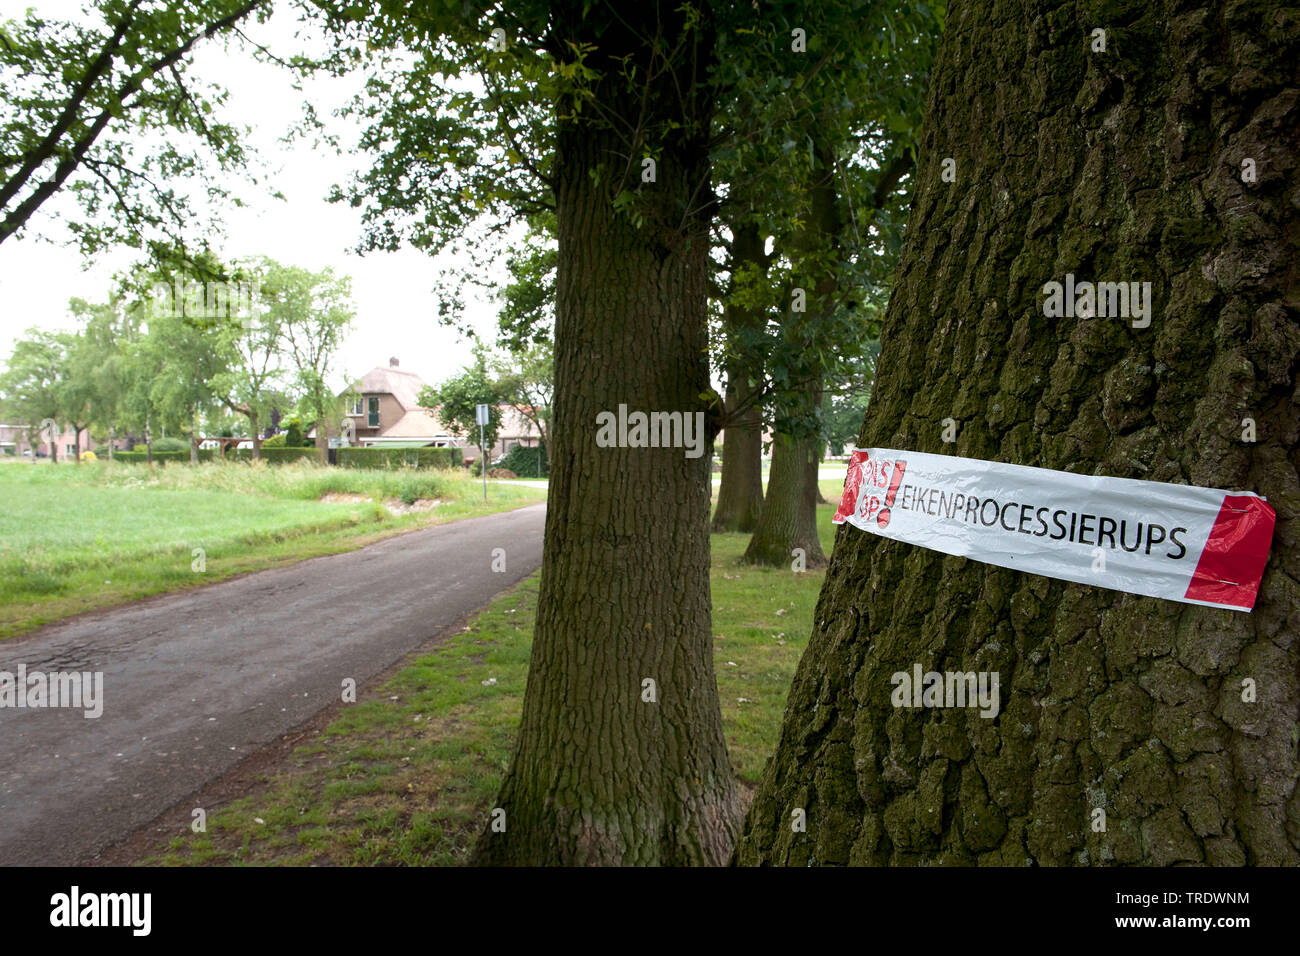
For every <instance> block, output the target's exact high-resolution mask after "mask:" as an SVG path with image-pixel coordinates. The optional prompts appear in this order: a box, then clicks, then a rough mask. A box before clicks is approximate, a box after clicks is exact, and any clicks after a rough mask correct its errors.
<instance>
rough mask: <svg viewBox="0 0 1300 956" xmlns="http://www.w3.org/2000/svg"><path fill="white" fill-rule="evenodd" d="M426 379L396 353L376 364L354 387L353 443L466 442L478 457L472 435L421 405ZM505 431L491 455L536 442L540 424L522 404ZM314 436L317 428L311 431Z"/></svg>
mask: <svg viewBox="0 0 1300 956" xmlns="http://www.w3.org/2000/svg"><path fill="white" fill-rule="evenodd" d="M424 386H425V382H424V380H423V379H422V378H420V376H419V375H416V374H415V373H414V372H408V371H406V370H404V369H402V368H401V367H400V364H399V362H398V360H397V359H395V358H392V359H389V360H388V367H387V368H385V367H384V366H382V365H380V366H376V367H375V368H372V369H371V370H370V371H369V372H367V373H366V374H365V375H364V376H362V378H361V380H360V381H359V382H357V383H355V384H354V385H353V386H352V388H351V389H349V395H350V396H351V400H350V404H349V406H348V410H347V414H348V418H349V419H350V420H351V421H352V436H353V438H352V441H353V444H357V445H361V446H363V447H365V446H370V447H377V448H384V447H388V448H402V447H406V448H413V447H418V446H432V447H434V448H462V449H464V457H463V461H464V463H465V464H466V465H468V464H470V463H471V462H473V461H474V460H475V459H476V458H477V457H478V446H477V445H475V444H474V441H473V440H472V439H464V438H458V437H457V436H455V435H452V434H451V433H450V431H448V429H447V426H446V425H444V424H443V423H442V421H441V420H439V418H438V413H437V409H430V408H424V407H422V406H421V405H420V399H419V396H420V390H421V389H423V388H424ZM502 411H503V414H502V421H501V429H500V434H498V435H497V442H496V444H495V445H494V446H493V448H492V454H491V456H490V457H491V458H497V457H499V456H500V455H503V454H505V453H506V452H507V451H509V450H510V449H511V448H513V447H514V446H516V445H523V446H524V447H530V448H531V447H535V446H536V444H537V441H538V435H537V429H536V428H534V427H533V424H532V422H530V421H528V419H527V418H525V417H524V416H523V415H522V414H521V413H520V412H519V410H518V409H516V408H514V407H513V406H506V407H504V408H503V410H502ZM308 436H309V437H315V429H312V431H310V432H308Z"/></svg>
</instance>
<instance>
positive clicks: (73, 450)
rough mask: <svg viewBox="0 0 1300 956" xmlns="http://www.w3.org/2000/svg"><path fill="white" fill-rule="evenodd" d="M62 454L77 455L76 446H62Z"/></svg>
mask: <svg viewBox="0 0 1300 956" xmlns="http://www.w3.org/2000/svg"><path fill="white" fill-rule="evenodd" d="M63 453H64V454H65V455H75V454H76V453H77V446H76V445H64V446H63Z"/></svg>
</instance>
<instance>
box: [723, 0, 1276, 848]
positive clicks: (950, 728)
mask: <svg viewBox="0 0 1300 956" xmlns="http://www.w3.org/2000/svg"><path fill="white" fill-rule="evenodd" d="M1096 9H1097V8H1096V7H1095V6H1090V5H1085V4H1082V3H1064V4H1058V3H1042V2H1025V3H1019V4H1011V5H1005V4H1004V5H1001V6H998V7H996V9H995V8H994V6H993V5H992V4H990V3H979V2H968V0H955V2H954V3H952V4H951V5H950V7H949V10H948V16H947V28H946V29H947V32H946V34H945V36H944V38H943V42H942V49H941V52H940V54H939V58H938V62H937V65H936V68H935V71H934V79H933V87H932V90H931V94H930V100H929V109H928V110H927V113H926V120H925V124H924V129H923V132H922V135H921V140H920V149H919V151H918V153H919V155H920V156H921V157H922V165H921V169H920V170H919V182H918V189H917V198H916V202H915V205H914V208H913V210H912V212H911V214H910V218H909V222H908V227H907V238H906V242H905V245H904V248H903V251H902V257H901V259H900V261H899V270H898V276H897V280H896V282H895V284H894V286H893V292H892V297H891V299H890V302H889V308H888V314H887V317H886V321H885V323H884V334H883V347H882V352H881V359H880V374H879V377H878V379H877V384H876V387H875V388H874V389H873V393H872V396H873V397H872V400H871V405H870V407H869V409H868V411H867V414H866V420H865V423H864V431H863V436H864V441H865V443H866V444H867V445H879V446H883V447H890V448H898V449H911V450H917V451H922V452H932V453H949V454H954V453H955V454H957V455H961V456H964V457H969V458H978V459H986V460H994V461H1003V462H1011V463H1018V464H1024V465H1035V466H1040V467H1046V468H1054V469H1060V470H1067V471H1070V472H1074V473H1080V474H1101V475H1111V476H1117V477H1129V478H1143V479H1148V480H1157V481H1168V482H1174V483H1183V484H1190V485H1197V486H1207V487H1215V488H1225V489H1250V490H1253V491H1257V492H1258V493H1260V494H1261V495H1265V496H1266V497H1267V498H1268V499H1269V501H1270V502H1272V503H1273V504H1274V507H1275V508H1276V509H1277V514H1278V524H1277V530H1276V532H1275V535H1274V539H1273V542H1272V551H1271V556H1270V558H1269V565H1268V568H1267V570H1266V572H1265V575H1264V579H1263V584H1262V587H1261V590H1260V593H1259V598H1258V601H1257V603H1256V605H1255V609H1254V611H1253V612H1251V613H1249V614H1247V613H1241V612H1234V611H1229V610H1220V609H1214V608H1209V607H1200V606H1195V605H1190V604H1183V603H1177V602H1172V601H1162V600H1159V599H1156V598H1150V597H1139V596H1135V595H1130V594H1125V593H1122V592H1119V591H1113V590H1105V589H1102V588H1096V587H1087V586H1083V585H1079V584H1072V583H1066V582H1062V581H1058V580H1053V579H1050V578H1046V577H1040V576H1037V575H1033V574H1027V573H1020V572H1016V571H1011V570H1006V569H1003V568H997V567H993V566H991V565H988V564H982V563H979V562H976V561H973V560H967V559H963V558H958V557H950V556H948V555H945V554H941V553H939V552H936V551H930V550H926V549H923V548H919V547H915V546H912V545H908V544H903V543H900V542H894V541H890V540H887V539H885V538H881V537H877V536H874V535H871V534H867V533H864V532H862V531H860V530H858V529H856V528H852V527H850V526H847V525H846V526H844V527H842V528H840V530H839V532H838V537H837V545H836V561H835V563H834V565H833V566H832V568H831V571H830V573H829V574H828V575H827V577H826V581H825V584H824V586H823V588H822V594H821V598H820V600H819V602H818V606H817V615H816V621H815V622H814V625H813V629H812V636H811V639H810V641H809V644H808V649H807V650H806V651H805V653H804V655H803V658H802V659H801V661H800V663H799V668H798V671H797V673H796V675H795V679H794V683H793V686H792V688H791V691H790V696H789V700H788V703H787V705H786V711H785V723H784V726H783V728H782V731H781V738H780V743H779V745H778V747H777V751H776V754H775V756H774V757H773V759H772V760H771V762H770V763H769V764H768V766H767V769H766V771H765V773H764V777H763V781H762V783H761V785H760V787H759V789H758V792H757V794H756V796H755V798H754V802H753V804H752V807H751V809H750V812H749V815H748V817H747V820H746V824H745V832H744V835H743V837H742V839H741V842H740V844H739V846H738V851H737V861H738V862H739V863H741V864H759V863H768V864H789V865H796V866H802V865H807V864H813V863H819V864H834V863H852V864H882V865H883V864H906V865H925V864H931V865H937V864H975V863H978V864H997V865H1007V866H1010V865H1015V866H1021V865H1034V864H1037V865H1053V866H1055V865H1075V864H1085V865H1086V864H1092V865H1106V864H1152V865H1158V866H1163V865H1172V864H1180V863H1184V864H1200V863H1205V864H1211V865H1241V864H1257V865H1275V866H1276V865H1290V866H1295V865H1296V864H1297V863H1300V791H1298V790H1297V785H1296V784H1297V779H1300V761H1298V758H1297V751H1296V744H1295V736H1294V735H1295V733H1296V730H1295V728H1296V727H1297V724H1298V722H1300V676H1298V675H1300V641H1298V640H1296V635H1297V634H1298V633H1300V545H1298V544H1297V542H1298V541H1300V537H1298V536H1297V530H1296V525H1295V516H1296V514H1297V512H1298V511H1300V493H1298V492H1297V488H1298V487H1300V480H1298V477H1297V461H1296V454H1295V447H1296V436H1297V434H1300V406H1297V404H1296V402H1295V398H1294V396H1295V395H1296V390H1297V384H1298V383H1297V369H1298V368H1300V366H1298V365H1297V363H1296V352H1297V347H1298V346H1300V332H1298V331H1297V329H1298V327H1300V326H1298V324H1297V303H1300V273H1298V272H1297V270H1296V268H1295V258H1294V257H1295V250H1296V248H1297V247H1298V246H1300V217H1298V216H1297V212H1296V206H1295V202H1294V198H1295V186H1294V184H1295V183H1296V182H1297V181H1298V177H1300V162H1298V157H1300V99H1298V97H1297V94H1296V90H1295V86H1296V63H1297V62H1300V34H1298V33H1297V32H1296V30H1295V29H1293V28H1288V27H1287V26H1284V24H1288V23H1290V24H1291V25H1292V27H1293V21H1294V13H1293V12H1289V10H1290V5H1289V4H1286V3H1281V2H1277V0H1265V2H1261V3H1257V4H1251V5H1248V6H1242V5H1228V4H1222V3H1214V4H1211V3H1190V4H1188V3H1179V4H1176V5H1175V4H1173V3H1169V2H1164V0H1154V2H1153V3H1151V4H1148V5H1147V6H1146V7H1144V8H1143V11H1142V15H1141V16H1140V17H1138V18H1136V19H1133V18H1128V17H1126V18H1124V19H1122V20H1120V21H1118V22H1113V23H1108V22H1106V21H1105V20H1104V19H1103V20H1102V21H1101V22H1097V17H1096V16H1095V12H1096ZM1098 27H1100V28H1103V29H1105V30H1106V37H1105V42H1106V50H1105V52H1101V51H1099V50H1098V51H1096V52H1094V51H1093V49H1092V47H1093V46H1094V44H1095V43H1096V40H1095V39H1094V38H1093V35H1092V31H1093V29H1094V28H1098ZM1007 64H1014V68H1008V67H1007ZM945 169H948V170H955V177H956V178H955V182H954V181H945V179H944V178H943V173H944V171H945ZM1066 273H1073V274H1074V275H1075V276H1077V277H1078V278H1079V279H1080V280H1085V279H1086V280H1091V281H1116V282H1118V281H1128V282H1146V281H1149V282H1151V284H1152V299H1153V300H1154V306H1153V307H1152V309H1151V312H1150V325H1149V327H1145V328H1142V327H1134V325H1133V322H1132V321H1126V320H1125V319H1123V318H1091V319H1060V318H1058V319H1048V318H1045V317H1044V315H1043V311H1042V300H1043V291H1042V290H1043V286H1044V284H1045V283H1047V282H1049V281H1057V282H1060V281H1063V280H1064V276H1065V275H1066ZM1148 301H1150V300H1148ZM1135 321H1138V322H1143V321H1144V320H1143V319H1141V317H1138V318H1137V319H1136V320H1135ZM945 417H951V418H954V419H955V420H957V421H958V422H961V423H964V424H962V426H961V428H960V431H959V432H958V436H957V443H956V446H955V447H954V446H952V445H945V444H944V442H943V441H942V438H941V435H942V428H943V426H942V420H943V419H944V418H945ZM1246 420H1249V423H1248V425H1247V424H1245V422H1246ZM1250 426H1253V427H1254V428H1255V429H1256V433H1257V440H1252V439H1255V437H1256V435H1255V434H1251V433H1249V432H1248V431H1246V429H1247V428H1248V427H1250ZM918 663H919V664H921V665H922V666H923V668H924V669H925V670H927V671H929V670H936V671H976V672H995V673H997V674H998V675H999V684H1000V695H1001V699H1000V713H999V714H998V716H997V717H996V718H993V719H988V718H982V717H980V716H979V714H978V713H977V712H976V711H972V710H968V709H963V710H947V711H945V710H943V709H927V710H896V709H895V708H894V707H893V706H892V704H891V699H890V697H891V691H892V690H893V682H892V680H891V677H892V675H893V674H894V673H896V672H900V671H901V672H910V671H911V670H912V669H913V667H914V665H916V664H918ZM1247 681H1251V682H1254V684H1255V685H1256V686H1257V695H1258V696H1257V698H1252V699H1250V700H1247V699H1244V697H1245V696H1246V694H1245V691H1244V690H1243V686H1245V687H1247V688H1248V687H1249V686H1250V685H1249V684H1246V683H1245V682H1247ZM796 808H797V809H801V810H802V811H804V813H805V814H806V821H807V822H806V832H792V828H791V826H790V818H791V812H792V811H793V810H794V809H796ZM1100 812H1104V814H1105V816H1104V819H1103V818H1102V816H1101V814H1100Z"/></svg>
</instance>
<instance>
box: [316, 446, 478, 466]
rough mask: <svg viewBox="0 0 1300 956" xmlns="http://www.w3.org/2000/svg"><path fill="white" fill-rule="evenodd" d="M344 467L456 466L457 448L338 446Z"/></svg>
mask: <svg viewBox="0 0 1300 956" xmlns="http://www.w3.org/2000/svg"><path fill="white" fill-rule="evenodd" d="M337 460H338V463H339V464H340V465H342V466H343V467H344V468H457V467H459V466H460V460H461V450H460V449H459V448H340V449H339V451H338V459H337Z"/></svg>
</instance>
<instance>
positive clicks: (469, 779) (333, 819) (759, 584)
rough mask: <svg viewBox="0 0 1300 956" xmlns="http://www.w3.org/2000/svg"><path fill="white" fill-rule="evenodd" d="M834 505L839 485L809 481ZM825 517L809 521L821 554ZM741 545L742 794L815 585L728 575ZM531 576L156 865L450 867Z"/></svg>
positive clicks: (728, 589) (721, 581) (524, 620)
mask: <svg viewBox="0 0 1300 956" xmlns="http://www.w3.org/2000/svg"><path fill="white" fill-rule="evenodd" d="M820 484H821V489H822V494H823V495H824V496H825V497H826V498H827V500H836V499H837V498H838V496H839V493H840V483H838V482H834V481H823V482H821V483H820ZM833 513H834V506H833V505H823V506H822V507H821V508H820V509H819V511H818V517H819V521H820V530H821V537H822V547H823V549H824V550H825V551H826V553H827V555H828V556H829V554H830V549H831V541H832V525H831V523H830V518H831V515H832V514H833ZM748 540H749V538H748V535H743V534H715V535H713V536H712V546H713V547H712V552H713V565H712V573H711V584H712V590H713V635H714V641H713V647H714V660H715V664H716V669H717V679H718V692H719V695H720V697H721V706H722V719H723V725H724V730H725V733H726V737H727V746H728V749H729V751H730V754H731V760H732V764H733V766H734V767H735V769H736V772H737V775H738V777H739V778H740V780H741V782H742V785H744V786H746V787H750V788H752V787H753V786H754V785H755V784H756V783H757V782H758V779H759V777H760V776H761V774H762V771H763V765H764V763H765V761H766V760H767V757H768V755H769V754H771V753H772V751H773V750H774V749H775V747H776V741H777V735H778V733H779V731H780V725H781V718H782V715H783V713H784V711H785V699H786V694H787V693H788V690H789V687H790V681H791V678H792V677H793V675H794V669H795V665H796V664H797V662H798V660H799V655H800V654H801V653H802V652H803V649H804V647H805V646H806V645H807V641H808V635H809V633H810V632H811V629H812V617H813V611H814V607H815V605H816V602H817V595H818V592H819V591H820V589H821V583H822V578H823V577H824V574H825V572H824V571H820V570H817V571H808V572H805V573H802V574H796V573H794V572H793V571H792V570H790V569H789V568H755V567H749V566H744V565H741V564H739V563H738V559H739V558H740V555H741V554H742V552H743V551H744V549H745V545H746V543H747V542H748ZM537 584H538V575H533V576H532V577H530V578H528V579H526V580H524V581H522V582H521V583H520V584H518V585H516V586H515V587H514V588H511V589H510V590H508V591H506V592H504V593H503V594H502V595H500V596H499V597H498V598H497V599H496V600H495V601H493V602H492V604H491V605H490V606H489V607H488V608H486V609H485V610H484V611H483V612H481V613H480V614H478V615H477V616H476V617H475V618H474V620H473V621H472V622H471V623H470V625H469V626H468V627H467V628H466V629H465V630H464V631H463V632H461V633H459V634H455V635H452V636H451V637H450V638H449V639H447V640H446V641H445V642H444V643H443V644H442V645H440V646H439V647H438V648H437V649H436V650H435V651H433V652H432V653H431V654H428V655H426V656H424V657H421V658H420V659H418V660H417V661H415V662H414V663H413V664H412V665H410V666H408V667H406V668H403V669H402V670H400V671H399V672H398V673H397V674H396V675H394V676H393V677H392V678H391V679H390V680H388V681H386V682H384V683H382V684H379V685H377V686H372V687H370V688H367V689H366V691H365V692H363V693H362V694H361V695H360V696H359V698H358V702H357V703H355V704H349V705H346V706H345V708H344V709H343V711H342V712H341V714H340V716H339V717H338V718H337V719H335V720H334V721H333V722H332V723H331V724H330V725H329V726H328V727H327V729H326V730H325V731H324V732H323V733H321V734H320V735H319V736H317V737H316V738H314V740H313V741H312V742H311V743H310V744H306V745H304V746H301V747H299V748H297V750H296V751H295V752H294V754H293V757H292V765H291V766H285V767H282V768H281V769H279V770H278V771H276V772H274V773H272V774H269V775H267V776H264V777H263V778H262V779H261V781H260V782H259V784H258V785H257V787H256V788H255V790H254V792H252V793H250V794H249V795H248V796H246V797H242V798H240V799H239V800H237V801H235V802H233V803H231V804H229V805H227V806H224V807H219V808H212V807H208V808H205V809H206V810H207V811H208V818H207V821H208V822H207V831H206V832H204V833H193V832H191V831H190V830H189V829H185V830H184V831H183V832H181V833H178V834H177V835H176V836H175V837H174V838H173V839H172V840H171V841H170V842H169V843H168V844H166V845H163V846H159V847H158V849H157V851H156V853H154V854H153V855H151V856H150V857H149V858H148V859H147V860H146V861H144V862H147V863H151V864H164V865H191V866H192V865H219V866H224V865H231V864H241V863H242V864H253V865H281V866H306V865H311V864H320V865H426V866H427V865H455V864H459V863H462V862H464V860H465V859H466V857H467V855H468V853H469V851H470V849H471V848H472V846H473V843H474V840H475V839H476V838H477V836H478V834H479V832H480V830H481V828H482V826H483V825H484V822H485V821H486V820H487V819H488V815H489V813H490V811H491V807H492V800H493V798H494V797H495V796H496V793H497V790H498V788H499V787H500V785H501V781H502V778H503V776H504V774H505V771H506V768H507V766H508V762H509V758H510V749H511V746H512V743H513V740H514V734H515V730H516V727H517V726H518V723H519V715H520V708H521V706H522V702H523V692H524V682H525V680H526V678H527V672H528V655H529V650H530V646H531V639H532V627H533V618H534V615H535V613H536V608H537Z"/></svg>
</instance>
